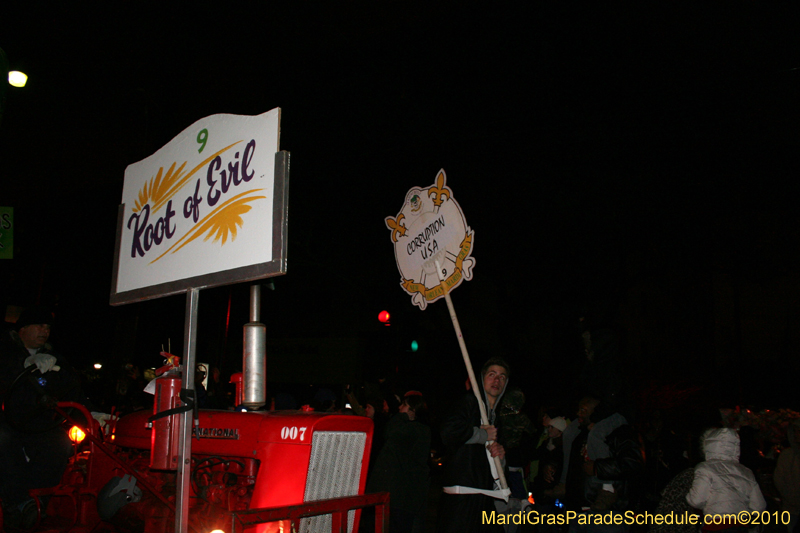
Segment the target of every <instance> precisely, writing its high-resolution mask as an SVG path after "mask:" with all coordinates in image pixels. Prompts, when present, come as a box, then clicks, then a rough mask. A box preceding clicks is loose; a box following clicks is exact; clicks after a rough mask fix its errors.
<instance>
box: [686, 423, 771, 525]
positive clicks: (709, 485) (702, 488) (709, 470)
mask: <svg viewBox="0 0 800 533" xmlns="http://www.w3.org/2000/svg"><path fill="white" fill-rule="evenodd" d="M702 446H703V452H704V453H705V458H706V460H705V461H704V462H702V463H700V464H699V465H697V467H696V468H695V471H694V482H693V483H692V488H691V490H690V491H689V494H687V495H686V501H687V502H688V503H689V505H691V506H692V507H694V508H696V509H702V510H703V512H704V513H705V514H707V515H708V514H735V513H738V512H740V511H763V510H764V509H766V507H767V502H766V501H765V500H764V496H763V495H762V494H761V489H760V488H759V487H758V482H756V478H755V476H754V475H753V472H752V471H751V470H750V469H749V468H747V467H746V466H743V465H741V464H739V435H738V434H737V433H736V431H735V430H733V429H730V428H716V429H710V430H708V431H706V433H705V434H704V435H703V442H702Z"/></svg>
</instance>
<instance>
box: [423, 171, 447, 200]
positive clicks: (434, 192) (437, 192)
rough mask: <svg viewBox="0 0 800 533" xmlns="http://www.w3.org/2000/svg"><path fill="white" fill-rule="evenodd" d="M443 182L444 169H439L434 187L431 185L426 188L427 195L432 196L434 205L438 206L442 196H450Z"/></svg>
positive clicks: (442, 198)
mask: <svg viewBox="0 0 800 533" xmlns="http://www.w3.org/2000/svg"><path fill="white" fill-rule="evenodd" d="M444 183H445V175H444V170H440V171H439V175H438V176H436V187H431V188H430V189H428V196H430V197H433V204H434V205H435V206H436V207H440V206H441V205H442V203H443V202H444V198H445V197H447V198H450V191H449V190H447V188H446V187H445V186H444Z"/></svg>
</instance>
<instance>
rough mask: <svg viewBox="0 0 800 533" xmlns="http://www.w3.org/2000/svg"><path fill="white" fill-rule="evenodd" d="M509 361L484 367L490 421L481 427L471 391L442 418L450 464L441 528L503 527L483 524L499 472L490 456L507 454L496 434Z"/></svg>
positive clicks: (492, 361)
mask: <svg viewBox="0 0 800 533" xmlns="http://www.w3.org/2000/svg"><path fill="white" fill-rule="evenodd" d="M509 375H510V371H509V366H508V363H506V362H505V361H504V360H503V359H501V358H492V359H489V360H488V361H487V362H486V363H485V364H484V365H483V368H482V369H481V376H480V377H481V381H480V385H481V388H482V389H483V390H482V392H483V395H482V397H483V399H484V402H485V405H486V410H487V414H488V421H489V424H488V425H481V413H480V407H479V405H478V399H477V398H476V396H475V395H474V394H472V393H468V394H466V395H465V396H464V397H463V398H462V399H461V401H460V402H458V403H457V404H456V407H455V408H454V409H453V410H452V411H451V412H450V414H449V415H448V416H447V417H446V418H445V419H444V420H443V422H442V429H441V435H442V441H443V442H444V444H445V446H447V455H448V457H447V460H446V462H445V465H446V466H445V473H444V480H443V481H444V487H445V489H444V490H445V494H443V495H442V501H441V505H440V508H439V528H438V531H440V532H444V531H452V532H454V533H455V532H459V533H462V532H468V531H489V530H491V529H492V528H499V529H500V530H501V531H502V526H500V525H489V524H486V525H484V524H483V521H482V513H483V511H486V513H491V512H492V511H494V510H495V507H494V501H495V498H497V497H499V496H496V495H493V492H494V491H495V489H497V488H498V487H497V483H496V480H497V475H496V473H495V472H493V466H494V464H493V460H491V459H488V458H487V455H488V456H491V457H499V458H500V459H503V458H504V457H505V450H504V449H503V446H502V445H501V444H499V443H497V442H494V440H495V439H496V438H497V428H496V427H495V426H494V424H495V421H496V420H497V414H496V409H497V408H498V407H499V406H500V403H501V402H500V399H501V398H502V396H503V393H504V392H505V390H506V387H507V386H508V378H509Z"/></svg>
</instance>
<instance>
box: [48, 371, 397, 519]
mask: <svg viewBox="0 0 800 533" xmlns="http://www.w3.org/2000/svg"><path fill="white" fill-rule="evenodd" d="M180 383H181V382H180V373H179V372H178V370H177V369H173V370H172V371H170V372H167V373H165V374H163V375H162V376H160V377H159V378H157V388H156V397H155V400H154V410H153V412H149V411H139V412H135V413H132V414H129V415H127V416H123V417H122V418H120V419H119V420H117V421H115V422H112V423H110V424H109V425H108V426H107V427H106V428H105V430H102V429H101V428H100V425H99V423H98V422H96V421H95V420H94V419H93V418H92V417H91V415H90V414H89V413H88V411H87V410H86V408H85V407H83V406H82V405H80V404H76V403H70V402H65V403H60V404H59V405H58V407H56V408H55V409H56V410H57V411H58V412H59V413H60V414H61V415H62V417H65V418H66V423H67V424H68V425H72V424H73V423H75V420H77V419H81V418H82V419H85V420H88V421H90V423H89V424H87V425H86V427H84V428H82V430H81V431H78V430H77V429H75V430H72V431H73V432H74V433H81V432H85V433H86V437H85V439H84V440H83V441H82V442H77V441H78V438H74V439H73V440H74V441H76V443H75V445H74V446H75V448H74V449H75V453H74V455H73V457H72V459H71V461H70V464H69V467H68V468H67V470H66V472H65V473H64V476H63V478H62V482H61V484H60V485H58V486H57V487H53V488H49V489H39V490H37V491H35V494H34V496H35V498H36V499H37V502H40V519H39V521H38V523H37V525H36V527H35V530H36V531H48V530H49V531H58V532H60V533H65V532H70V533H78V532H86V533H88V532H91V531H98V532H100V531H108V532H119V533H169V532H172V531H174V530H175V501H176V495H177V491H178V488H177V486H178V485H177V483H176V478H177V472H176V466H177V461H178V453H177V449H178V443H177V437H178V433H177V426H178V423H177V418H178V415H177V414H175V412H176V411H180V410H181V409H180V406H181V404H182V402H181V401H180V399H179V391H180ZM176 406H177V407H178V408H176ZM78 413H82V415H83V416H78ZM71 436H72V435H71ZM371 444H372V421H371V420H370V419H368V418H366V417H360V416H350V415H341V414H331V413H317V412H313V411H311V410H307V411H302V410H301V411H278V412H269V411H249V412H247V411H244V412H241V411H240V412H236V411H217V410H199V411H196V418H195V423H194V429H193V436H192V445H191V447H192V456H191V469H190V472H191V483H190V487H191V488H190V496H189V521H188V529H189V531H194V532H196V533H211V532H212V531H223V532H225V533H234V532H235V531H243V530H247V531H249V532H252V533H256V532H257V533H264V532H273V531H275V532H277V531H286V532H289V531H298V532H300V531H302V532H317V531H319V532H329V531H341V532H344V531H347V532H353V533H354V532H356V531H357V529H358V522H359V514H360V511H359V509H360V508H363V507H366V506H370V505H377V511H376V526H377V527H378V528H380V530H382V529H383V524H385V523H387V522H388V510H387V507H388V506H387V505H386V504H387V502H388V495H387V494H385V493H384V494H379V495H367V496H364V495H363V494H364V486H365V483H366V476H367V464H368V460H369V452H370V446H371ZM42 502H45V504H46V509H43V508H41V507H42ZM321 513H327V514H321Z"/></svg>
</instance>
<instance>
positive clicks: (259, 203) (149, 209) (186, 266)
mask: <svg viewBox="0 0 800 533" xmlns="http://www.w3.org/2000/svg"><path fill="white" fill-rule="evenodd" d="M279 135H280V109H273V110H272V111H269V112H267V113H264V114H261V115H257V116H242V115H229V114H220V115H212V116H210V117H206V118H203V119H200V120H198V121H197V122H195V123H194V124H192V125H191V126H189V127H188V128H186V129H185V130H184V131H183V132H181V133H180V134H179V135H178V136H176V137H175V138H174V139H173V140H172V141H170V142H169V143H168V144H167V145H165V146H164V147H163V148H161V149H160V150H159V151H157V152H156V153H154V154H153V155H151V156H150V157H148V158H147V159H144V160H142V161H139V162H138V163H134V164H132V165H130V166H128V167H127V168H126V169H125V181H124V185H123V191H122V205H121V206H120V214H119V219H118V230H117V231H118V235H117V251H116V258H115V260H116V265H115V270H114V275H115V276H114V277H115V279H114V284H113V286H112V297H111V303H113V304H118V303H127V302H129V301H135V300H142V299H147V298H154V297H157V296H166V295H168V294H174V293H177V292H183V291H185V290H186V289H187V288H190V287H193V288H197V287H208V286H214V285H221V284H225V283H233V282H236V281H244V280H252V279H257V278H260V277H261V278H263V277H267V276H269V275H275V274H279V273H283V271H284V270H285V269H284V261H285V260H284V258H283V257H281V256H282V255H283V254H282V249H283V248H282V247H283V246H285V243H283V242H273V241H282V240H283V238H282V231H283V228H281V226H282V224H284V223H285V207H286V206H285V200H286V194H287V192H286V191H288V188H287V187H286V185H288V184H284V183H282V180H283V179H284V176H281V177H280V180H279V181H281V183H277V182H276V179H275V168H276V152H278V149H279V148H278V145H279ZM286 166H287V167H288V156H287V161H286ZM276 209H277V210H278V211H280V212H276ZM276 229H277V230H278V231H277V232H276ZM276 235H277V238H276ZM276 247H277V249H276ZM276 261H278V262H279V263H281V264H279V265H275V264H274V263H275V262H276ZM254 266H257V267H254Z"/></svg>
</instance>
